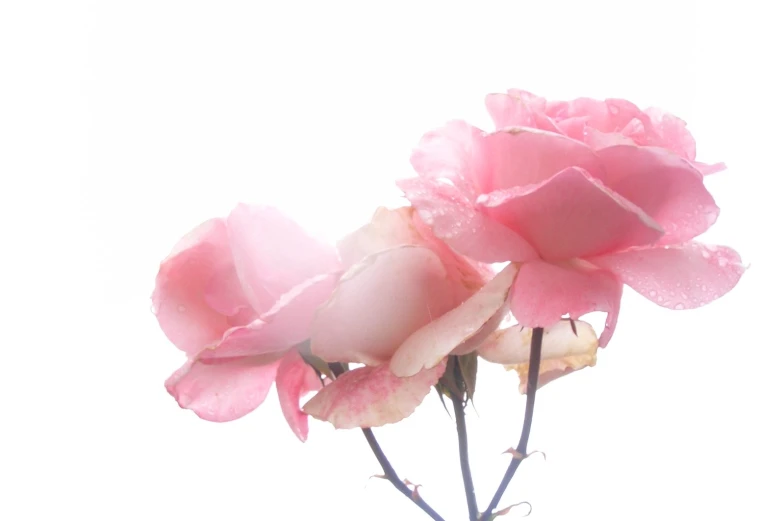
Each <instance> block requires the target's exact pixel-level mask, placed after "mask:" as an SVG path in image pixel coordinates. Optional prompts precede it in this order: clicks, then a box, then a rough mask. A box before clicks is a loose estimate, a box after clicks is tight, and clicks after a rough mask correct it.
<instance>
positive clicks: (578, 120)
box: [485, 89, 726, 174]
mask: <svg viewBox="0 0 784 521" xmlns="http://www.w3.org/2000/svg"><path fill="white" fill-rule="evenodd" d="M485 105H486V106H487V110H488V111H489V112H490V116H491V117H492V118H493V121H494V122H495V125H496V128H497V129H501V128H505V127H530V128H538V129H540V130H547V131H550V132H556V133H559V134H563V135H565V136H569V137H570V138H572V139H576V140H578V141H582V142H583V143H585V144H586V145H588V146H590V147H591V148H592V149H594V150H599V149H602V148H606V147H610V146H613V145H621V144H626V145H632V144H633V145H640V146H653V147H660V148H665V149H667V150H669V151H670V152H672V153H674V154H676V155H678V156H679V157H682V158H683V159H686V160H687V161H689V162H691V163H692V164H693V165H694V166H695V167H696V168H697V169H698V170H699V171H700V172H702V173H703V174H712V173H715V172H719V171H721V170H724V169H725V168H726V167H725V165H724V164H723V163H718V164H715V165H706V164H704V163H698V162H696V161H695V157H696V156H697V145H696V143H695V141H694V137H693V136H692V135H691V132H689V131H688V130H687V129H686V122H685V121H683V120H682V119H680V118H677V117H675V116H673V115H672V114H670V113H668V112H665V111H663V110H661V109H658V108H654V107H651V108H647V109H645V110H640V109H639V108H638V107H637V105H635V104H634V103H632V102H630V101H626V100H623V99H606V100H604V101H600V100H595V99H592V98H577V99H575V100H572V101H548V100H546V99H544V98H542V97H539V96H536V95H535V94H531V93H530V92H526V91H524V90H520V89H509V91H508V92H507V94H489V95H488V96H487V98H486V99H485Z"/></svg>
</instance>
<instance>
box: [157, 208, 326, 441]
mask: <svg viewBox="0 0 784 521" xmlns="http://www.w3.org/2000/svg"><path fill="white" fill-rule="evenodd" d="M339 270H340V264H339V261H338V258H337V252H336V251H335V250H334V248H330V247H327V246H325V245H322V244H321V243H319V242H317V241H316V240H314V239H312V238H311V237H309V236H307V235H306V234H305V232H304V231H303V230H302V229H301V228H300V227H299V226H298V225H297V224H296V223H294V222H292V221H291V220H290V219H288V218H287V217H285V216H284V215H282V214H281V213H280V212H278V211H277V210H275V209H273V208H267V207H252V206H247V205H239V206H238V207H237V208H236V209H235V210H234V211H232V212H231V214H229V216H228V218H226V219H212V220H210V221H207V222H205V223H204V224H202V225H201V226H199V227H197V228H196V229H194V230H193V231H191V232H190V233H189V234H188V235H186V236H185V237H184V238H182V239H181V240H180V242H179V243H177V245H176V246H175V247H174V249H173V250H172V252H171V253H170V254H169V256H168V257H167V258H166V259H165V260H164V261H163V262H162V263H161V267H160V271H159V272H158V276H157V278H156V281H155V291H154V293H153V296H152V300H153V306H154V311H155V315H156V317H157V318H158V322H159V323H160V326H161V329H162V330H163V332H164V333H165V334H166V336H167V337H168V338H169V340H170V341H171V342H172V343H173V344H174V345H175V346H177V347H178V348H179V349H181V350H182V351H184V352H185V354H186V355H188V361H187V362H186V363H185V365H183V366H182V367H181V368H180V369H178V370H177V371H176V372H175V373H174V374H172V376H171V377H169V379H168V380H167V381H166V389H167V390H168V391H169V393H170V394H171V395H172V396H173V397H174V398H175V399H176V400H177V403H179V405H180V407H183V408H186V409H191V410H192V411H193V412H195V413H196V414H197V415H198V416H199V417H201V418H203V419H205V420H210V421H217V422H223V421H230V420H235V419H237V418H240V417H242V416H244V415H246V414H248V413H249V412H251V411H252V410H254V409H255V408H256V407H258V406H259V405H260V404H261V403H262V402H263V401H264V399H265V398H266V397H267V393H268V392H269V390H270V387H271V386H272V383H273V382H275V383H276V386H277V390H278V396H279V398H280V405H281V409H282V410H283V415H284V416H285V418H286V421H287V422H288V423H289V425H290V426H291V429H292V430H293V431H294V433H295V434H296V435H297V436H298V437H299V438H300V439H301V440H303V441H304V440H305V439H306V438H307V434H308V421H307V416H306V415H305V414H304V413H303V412H302V410H301V409H300V403H299V402H300V398H301V396H302V395H304V394H306V393H308V392H311V391H315V390H316V389H319V388H321V385H322V384H321V380H320V379H319V377H318V376H317V375H316V373H315V371H314V370H313V369H312V368H311V367H310V366H309V365H307V364H306V363H305V362H304V361H303V359H302V357H301V356H300V355H299V353H298V351H297V349H296V348H294V346H297V345H298V344H300V343H302V342H303V341H305V340H307V339H308V338H309V337H310V327H311V322H312V319H313V314H314V312H315V310H316V308H317V307H318V306H319V305H321V304H322V303H323V302H325V301H326V300H327V298H328V297H329V294H330V293H331V292H332V289H333V288H334V286H335V283H336V282H337V279H338V277H339Z"/></svg>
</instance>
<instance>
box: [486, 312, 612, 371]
mask: <svg viewBox="0 0 784 521" xmlns="http://www.w3.org/2000/svg"><path fill="white" fill-rule="evenodd" d="M575 331H577V333H576V334H575ZM532 332H533V329H532V328H530V327H526V328H521V327H520V325H519V324H515V325H513V326H510V327H507V328H504V329H499V330H498V331H495V332H493V333H492V334H490V336H488V337H487V338H486V339H485V341H484V342H482V345H481V346H480V347H479V349H478V350H477V353H478V354H479V356H481V357H482V358H484V359H485V360H487V361H488V362H493V363H495V364H504V365H514V364H527V363H528V362H529V361H530V356H531V334H532ZM598 345H599V341H598V340H597V338H596V333H595V332H594V330H593V328H592V327H591V325H590V324H589V323H587V322H583V321H582V320H575V321H574V330H573V329H572V324H571V323H570V321H569V320H566V319H564V320H560V321H558V322H556V323H555V324H554V325H552V326H550V327H546V328H545V329H544V335H543V338H542V360H545V359H547V360H551V359H557V358H564V357H570V356H578V355H584V354H586V353H591V352H594V353H595V352H596V348H597V347H598Z"/></svg>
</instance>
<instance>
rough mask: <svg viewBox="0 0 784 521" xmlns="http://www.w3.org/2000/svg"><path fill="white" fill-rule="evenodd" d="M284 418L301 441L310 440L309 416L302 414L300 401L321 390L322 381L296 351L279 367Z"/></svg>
mask: <svg viewBox="0 0 784 521" xmlns="http://www.w3.org/2000/svg"><path fill="white" fill-rule="evenodd" d="M275 386H276V387H277V389H278V398H279V399H280V408H281V410H282V411H283V417H284V418H286V421H287V422H288V424H289V427H291V430H292V431H294V434H296V435H297V437H298V438H299V439H300V440H301V441H305V440H307V439H308V415H307V414H305V413H304V412H302V408H301V407H300V403H299V402H300V399H301V398H302V397H303V396H305V395H306V394H308V393H309V392H312V391H318V390H319V389H321V386H322V384H321V379H320V378H319V377H318V375H316V372H315V371H314V370H313V368H312V367H310V366H309V365H308V364H306V363H305V362H304V361H303V360H302V357H301V356H300V355H299V353H298V352H297V351H296V349H292V350H290V351H289V352H288V353H287V354H286V356H284V357H283V359H282V360H281V361H280V365H278V372H277V376H276V378H275Z"/></svg>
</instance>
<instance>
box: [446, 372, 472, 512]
mask: <svg viewBox="0 0 784 521" xmlns="http://www.w3.org/2000/svg"><path fill="white" fill-rule="evenodd" d="M456 371H457V372H458V374H459V371H460V369H459V368H457V369H456ZM450 394H451V395H452V405H453V406H454V408H455V423H456V424H457V444H458V447H459V450H460V470H461V471H462V473H463V488H464V489H465V496H466V504H467V505H468V519H469V520H470V521H476V520H477V519H479V506H478V505H477V504H476V493H475V492H474V480H473V478H472V477H471V465H470V463H469V461H468V431H467V429H466V420H465V402H464V401H463V399H462V397H460V396H458V395H456V394H454V393H450Z"/></svg>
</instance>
